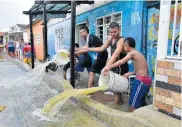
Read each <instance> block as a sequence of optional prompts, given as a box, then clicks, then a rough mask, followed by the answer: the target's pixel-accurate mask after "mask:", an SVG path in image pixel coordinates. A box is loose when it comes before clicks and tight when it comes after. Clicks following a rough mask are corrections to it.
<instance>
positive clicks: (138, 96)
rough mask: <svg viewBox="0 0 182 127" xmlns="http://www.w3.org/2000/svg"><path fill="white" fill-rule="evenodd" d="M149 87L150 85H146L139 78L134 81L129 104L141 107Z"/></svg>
mask: <svg viewBox="0 0 182 127" xmlns="http://www.w3.org/2000/svg"><path fill="white" fill-rule="evenodd" d="M149 89H150V85H146V84H144V83H143V82H141V81H139V80H135V81H134V82H133V83H132V89H131V95H130V99H129V106H132V107H134V108H135V109H137V108H140V107H141V106H142V99H143V98H144V97H145V96H146V95H147V93H148V92H149Z"/></svg>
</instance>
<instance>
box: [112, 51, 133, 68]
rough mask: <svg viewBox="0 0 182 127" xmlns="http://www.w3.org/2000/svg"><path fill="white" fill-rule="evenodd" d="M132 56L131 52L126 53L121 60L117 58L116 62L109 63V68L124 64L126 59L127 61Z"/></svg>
mask: <svg viewBox="0 0 182 127" xmlns="http://www.w3.org/2000/svg"><path fill="white" fill-rule="evenodd" d="M131 58H132V55H131V53H128V54H127V55H126V56H125V57H124V58H123V59H121V60H118V61H117V62H116V63H114V64H112V65H110V68H111V69H112V68H115V67H118V66H120V65H122V64H125V63H126V62H127V61H129V60H130V59H131Z"/></svg>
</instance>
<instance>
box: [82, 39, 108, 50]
mask: <svg viewBox="0 0 182 127" xmlns="http://www.w3.org/2000/svg"><path fill="white" fill-rule="evenodd" d="M110 42H111V38H108V39H107V41H106V42H105V43H104V44H103V45H102V46H101V47H96V48H84V49H86V50H88V51H92V52H102V51H104V50H105V49H107V48H108V47H109V46H110Z"/></svg>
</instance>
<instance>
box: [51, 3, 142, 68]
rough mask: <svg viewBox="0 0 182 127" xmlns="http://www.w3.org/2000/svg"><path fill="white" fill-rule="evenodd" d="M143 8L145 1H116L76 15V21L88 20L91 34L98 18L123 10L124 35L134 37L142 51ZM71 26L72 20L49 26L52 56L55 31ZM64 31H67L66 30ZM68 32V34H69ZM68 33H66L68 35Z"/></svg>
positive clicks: (94, 32)
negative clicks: (61, 27)
mask: <svg viewBox="0 0 182 127" xmlns="http://www.w3.org/2000/svg"><path fill="white" fill-rule="evenodd" d="M142 8H143V1H115V2H111V3H109V4H106V5H104V6H101V7H99V8H96V9H94V10H91V11H89V12H85V13H83V14H80V15H78V16H77V17H76V23H77V24H78V23H82V22H85V21H87V22H88V27H89V29H90V33H91V34H96V18H99V17H103V16H105V15H109V14H112V13H116V12H121V11H122V34H123V35H122V36H124V37H133V38H134V39H135V41H136V49H137V50H139V51H140V52H141V51H142V36H141V34H142ZM62 25H63V26H64V27H70V25H71V23H70V20H67V21H63V22H60V23H58V24H56V25H53V26H50V27H49V28H48V31H49V32H48V43H49V47H48V51H49V53H50V55H51V57H52V56H53V55H54V54H55V50H54V47H55V45H54V44H52V42H54V41H55V35H54V31H55V29H56V28H57V27H60V26H62ZM64 33H67V32H65V30H64ZM69 33H70V32H68V33H67V34H69ZM67 34H66V35H67ZM63 41H64V44H65V45H67V46H69V44H70V38H69V37H68V36H66V37H64V39H63ZM130 70H133V66H131V65H130Z"/></svg>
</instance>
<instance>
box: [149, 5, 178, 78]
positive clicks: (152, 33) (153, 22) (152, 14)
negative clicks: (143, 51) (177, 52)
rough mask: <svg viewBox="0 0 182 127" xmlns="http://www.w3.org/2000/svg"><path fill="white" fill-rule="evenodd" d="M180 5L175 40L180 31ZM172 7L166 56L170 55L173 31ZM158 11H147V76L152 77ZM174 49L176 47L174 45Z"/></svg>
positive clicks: (172, 8) (155, 9) (155, 53)
mask: <svg viewBox="0 0 182 127" xmlns="http://www.w3.org/2000/svg"><path fill="white" fill-rule="evenodd" d="M180 6H181V5H180V3H179V4H178V8H177V22H176V36H175V39H176V38H178V37H179V36H178V35H179V30H180V19H181V15H180V12H181V8H180ZM174 7H175V6H174V5H172V6H171V12H170V13H171V15H170V28H169V36H168V43H169V44H168V55H169V54H170V53H171V44H172V30H173V24H174V23H173V22H174V20H173V17H174ZM159 13H160V10H159V9H157V8H154V7H153V8H150V9H148V25H147V31H148V32H147V62H148V65H149V74H150V75H151V76H152V77H154V71H155V66H154V65H155V62H156V55H157V44H158V29H159V15H160V14H159ZM175 48H177V46H176V45H175Z"/></svg>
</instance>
